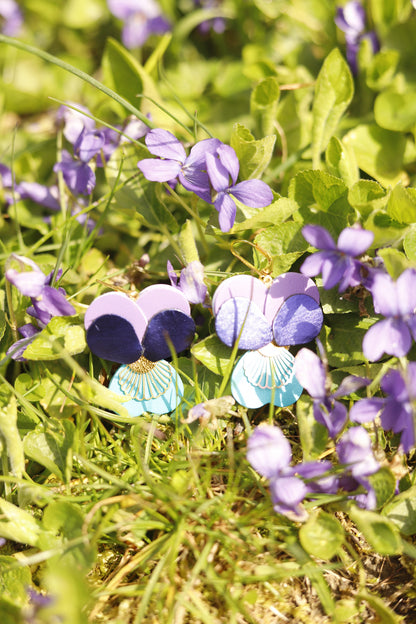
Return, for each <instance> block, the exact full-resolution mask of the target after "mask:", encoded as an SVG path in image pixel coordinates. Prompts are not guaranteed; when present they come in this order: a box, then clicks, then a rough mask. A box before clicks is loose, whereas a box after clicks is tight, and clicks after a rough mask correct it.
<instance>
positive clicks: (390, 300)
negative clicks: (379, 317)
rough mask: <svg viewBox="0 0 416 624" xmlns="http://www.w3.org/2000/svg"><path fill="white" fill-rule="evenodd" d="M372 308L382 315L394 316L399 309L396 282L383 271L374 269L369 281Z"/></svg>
mask: <svg viewBox="0 0 416 624" xmlns="http://www.w3.org/2000/svg"><path fill="white" fill-rule="evenodd" d="M371 294H372V295H373V300H374V310H375V311H376V313H377V314H383V316H396V315H398V314H399V313H400V311H399V305H400V304H399V298H398V296H397V288H396V283H395V282H394V281H393V280H392V278H391V277H390V275H388V274H387V273H384V271H374V272H373V275H372V282H371Z"/></svg>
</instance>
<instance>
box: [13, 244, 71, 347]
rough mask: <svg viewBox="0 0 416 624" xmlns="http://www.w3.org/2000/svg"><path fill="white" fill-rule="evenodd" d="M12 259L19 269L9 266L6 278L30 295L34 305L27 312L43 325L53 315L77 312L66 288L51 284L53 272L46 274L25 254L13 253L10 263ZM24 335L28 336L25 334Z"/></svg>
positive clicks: (21, 291)
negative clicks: (67, 297)
mask: <svg viewBox="0 0 416 624" xmlns="http://www.w3.org/2000/svg"><path fill="white" fill-rule="evenodd" d="M11 261H15V262H16V263H17V264H18V265H19V270H17V269H15V268H7V269H6V272H5V276H6V279H7V280H8V281H9V282H10V283H11V284H13V286H15V287H16V288H17V290H18V291H19V292H20V293H21V294H22V295H25V296H27V297H30V299H31V302H32V305H31V306H30V307H29V308H28V309H27V312H28V314H30V315H31V316H33V317H34V318H36V319H37V321H38V322H39V323H40V326H41V327H44V326H45V325H47V323H49V321H50V320H51V318H52V317H53V316H71V315H72V314H75V308H74V307H73V306H72V305H71V304H70V303H69V302H68V301H67V299H66V296H65V291H64V289H63V288H53V287H52V286H51V285H50V284H51V281H52V277H53V274H52V273H49V275H45V274H44V273H43V271H42V270H41V269H40V268H39V267H38V265H37V264H36V263H35V262H33V260H30V258H25V257H24V256H19V255H17V254H12V256H11V257H10V259H9V261H8V264H10V262H11ZM58 277H59V273H58ZM25 331H26V330H25ZM28 331H29V330H28ZM24 337H28V336H27V335H25V336H24Z"/></svg>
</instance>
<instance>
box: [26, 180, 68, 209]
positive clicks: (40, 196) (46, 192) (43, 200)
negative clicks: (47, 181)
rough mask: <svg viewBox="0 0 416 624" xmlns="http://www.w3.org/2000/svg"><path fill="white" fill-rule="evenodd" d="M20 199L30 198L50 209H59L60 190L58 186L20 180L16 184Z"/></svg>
mask: <svg viewBox="0 0 416 624" xmlns="http://www.w3.org/2000/svg"><path fill="white" fill-rule="evenodd" d="M16 194H18V195H19V196H20V199H30V200H32V201H33V202H35V203H36V204H39V205H40V206H45V208H49V209H50V210H59V209H60V203H59V192H58V187H57V186H44V185H43V184H39V183H38V182H20V183H19V184H18V185H17V186H16Z"/></svg>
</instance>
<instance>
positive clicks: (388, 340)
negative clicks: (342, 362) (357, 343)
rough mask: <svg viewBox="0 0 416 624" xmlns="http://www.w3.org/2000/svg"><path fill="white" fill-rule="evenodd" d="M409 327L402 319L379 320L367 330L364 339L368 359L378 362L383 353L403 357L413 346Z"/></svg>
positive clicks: (364, 350)
mask: <svg viewBox="0 0 416 624" xmlns="http://www.w3.org/2000/svg"><path fill="white" fill-rule="evenodd" d="M411 344H412V338H411V335H410V331H409V328H408V327H407V325H406V324H405V323H404V322H403V321H402V320H401V319H395V318H388V319H384V320H382V321H378V323H375V324H374V325H372V326H371V327H370V329H369V330H367V333H366V334H365V336H364V339H363V353H364V355H365V357H366V358H367V360H371V361H373V362H376V361H377V360H379V359H380V358H381V356H382V355H383V353H388V354H389V355H395V356H396V357H403V356H404V355H406V354H407V353H408V351H409V349H410V347H411Z"/></svg>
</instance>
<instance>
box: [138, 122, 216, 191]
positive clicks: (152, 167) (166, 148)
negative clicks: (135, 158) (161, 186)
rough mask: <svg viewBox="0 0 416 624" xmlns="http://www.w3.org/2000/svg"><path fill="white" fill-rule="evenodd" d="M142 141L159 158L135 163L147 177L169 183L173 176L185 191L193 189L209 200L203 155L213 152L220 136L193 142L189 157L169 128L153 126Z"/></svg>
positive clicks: (204, 157) (208, 185) (153, 180)
mask: <svg viewBox="0 0 416 624" xmlns="http://www.w3.org/2000/svg"><path fill="white" fill-rule="evenodd" d="M145 143H146V145H147V147H148V149H149V152H150V153H151V154H154V155H155V156H158V157H159V158H145V159H143V160H140V161H139V162H138V163H137V166H138V167H139V169H140V171H141V172H142V173H143V175H144V177H145V178H146V179H147V180H151V181H152V182H170V181H171V180H174V179H175V178H178V179H179V182H180V183H181V184H182V186H183V187H184V188H186V189H187V190H188V191H193V192H194V193H195V194H196V195H198V197H201V199H204V200H205V201H206V202H208V203H210V202H211V187H210V183H209V178H208V174H207V171H206V169H207V167H206V160H205V159H206V154H207V153H210V152H215V150H216V149H217V147H218V146H219V145H221V141H220V140H219V139H204V140H203V141H199V142H198V143H196V144H195V145H194V146H193V147H192V149H191V151H190V153H189V156H187V155H186V152H185V148H184V147H183V145H182V143H181V142H180V141H179V140H178V139H177V138H176V137H175V136H174V135H173V134H172V133H171V132H169V131H168V130H163V129H162V128H155V129H153V130H150V132H148V133H147V134H146V138H145Z"/></svg>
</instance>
